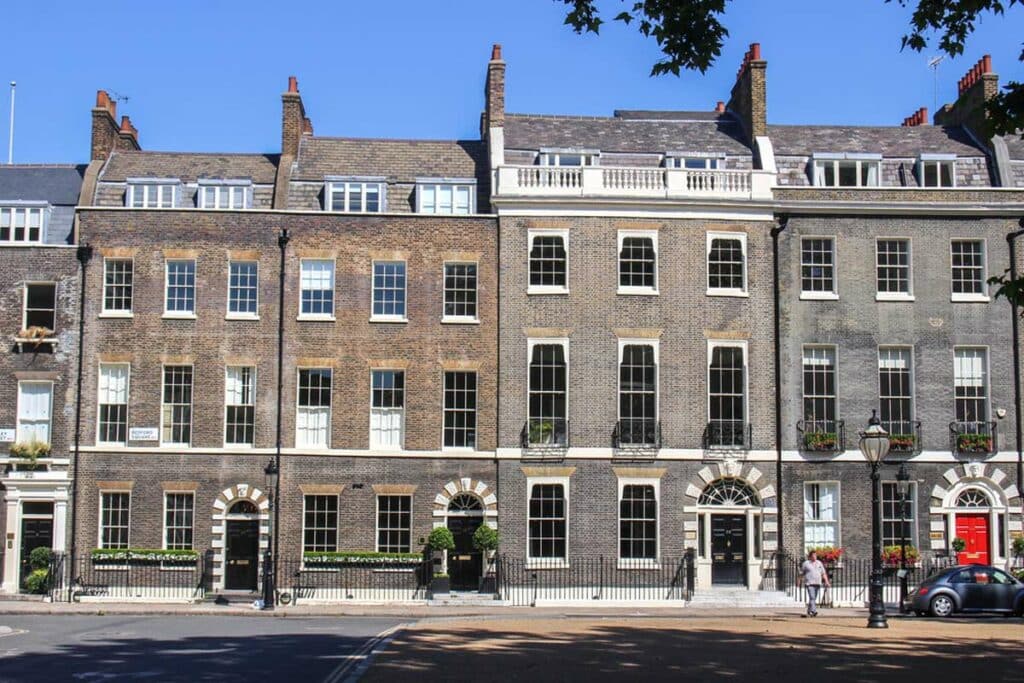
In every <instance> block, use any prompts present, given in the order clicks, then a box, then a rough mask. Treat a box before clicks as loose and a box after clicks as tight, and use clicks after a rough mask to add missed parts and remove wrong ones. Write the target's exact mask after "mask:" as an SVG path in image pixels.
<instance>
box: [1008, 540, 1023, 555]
mask: <svg viewBox="0 0 1024 683" xmlns="http://www.w3.org/2000/svg"><path fill="white" fill-rule="evenodd" d="M1010 548H1011V549H1012V550H1013V556H1014V557H1024V536H1018V537H1017V538H1015V539H1013V543H1012V544H1011V545H1010Z"/></svg>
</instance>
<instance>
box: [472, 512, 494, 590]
mask: <svg viewBox="0 0 1024 683" xmlns="http://www.w3.org/2000/svg"><path fill="white" fill-rule="evenodd" d="M473 547H474V548H476V549H477V550H479V551H480V552H481V553H483V555H484V562H485V569H484V578H483V581H482V582H481V583H480V592H481V593H494V592H495V591H496V590H497V585H496V580H495V576H494V553H495V551H496V550H497V549H498V532H497V530H495V529H494V528H493V527H490V526H488V525H487V524H481V525H480V526H478V527H477V529H476V531H475V532H474V533H473Z"/></svg>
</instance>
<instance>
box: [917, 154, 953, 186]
mask: <svg viewBox="0 0 1024 683" xmlns="http://www.w3.org/2000/svg"><path fill="white" fill-rule="evenodd" d="M954 164H956V155H955V154H922V155H921V156H920V158H919V159H918V160H917V182H918V183H920V185H921V187H956V174H955V173H954V170H955V169H954Z"/></svg>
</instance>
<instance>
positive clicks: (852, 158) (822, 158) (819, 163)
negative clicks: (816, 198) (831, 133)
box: [811, 152, 883, 189]
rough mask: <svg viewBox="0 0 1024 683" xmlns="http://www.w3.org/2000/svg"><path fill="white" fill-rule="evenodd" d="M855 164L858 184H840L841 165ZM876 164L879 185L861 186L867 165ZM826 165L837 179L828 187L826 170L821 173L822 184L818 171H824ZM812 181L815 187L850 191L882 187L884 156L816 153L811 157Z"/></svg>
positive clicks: (876, 176) (852, 153)
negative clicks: (825, 181)
mask: <svg viewBox="0 0 1024 683" xmlns="http://www.w3.org/2000/svg"><path fill="white" fill-rule="evenodd" d="M851 162H853V163H855V166H856V175H857V183H856V185H840V184H839V165H840V164H841V163H843V164H846V163H851ZM869 164H874V165H875V166H876V173H875V178H876V180H877V181H878V182H877V183H875V184H873V185H871V184H867V185H862V184H861V177H860V176H861V171H862V170H863V167H864V166H865V165H869ZM826 165H831V166H832V173H833V177H834V178H835V179H836V184H835V185H827V184H825V183H824V176H825V173H824V170H822V173H821V180H822V182H818V181H819V178H818V169H819V167H820V168H822V169H824V167H825V166H826ZM811 179H812V185H814V186H815V187H829V188H837V189H849V188H851V187H855V188H860V187H882V186H883V184H882V155H881V154H862V153H854V152H847V153H832V152H815V153H814V154H813V155H812V157H811Z"/></svg>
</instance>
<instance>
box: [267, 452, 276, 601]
mask: <svg viewBox="0 0 1024 683" xmlns="http://www.w3.org/2000/svg"><path fill="white" fill-rule="evenodd" d="M278 473H279V470H278V467H277V462H275V461H274V458H271V459H270V461H269V462H268V463H267V466H266V467H264V468H263V474H264V475H265V476H266V486H267V499H268V500H269V502H270V507H269V508H268V510H267V517H268V522H269V523H273V512H274V506H275V505H276V501H275V500H274V498H275V493H276V489H277V475H278ZM268 531H269V532H270V533H268V534H267V550H266V552H264V553H263V609H274V594H275V593H276V591H275V590H274V589H275V585H274V574H275V572H274V554H273V550H274V549H273V547H272V545H273V543H274V533H273V531H274V530H273V529H269V528H268Z"/></svg>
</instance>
